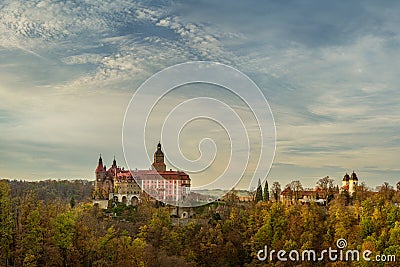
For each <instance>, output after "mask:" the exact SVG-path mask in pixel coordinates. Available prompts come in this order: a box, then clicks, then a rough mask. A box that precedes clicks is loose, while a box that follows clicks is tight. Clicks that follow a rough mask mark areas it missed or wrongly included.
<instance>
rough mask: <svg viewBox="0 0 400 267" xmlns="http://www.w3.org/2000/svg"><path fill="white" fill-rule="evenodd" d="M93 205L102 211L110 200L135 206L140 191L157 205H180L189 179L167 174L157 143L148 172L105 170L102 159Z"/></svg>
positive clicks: (139, 196)
mask: <svg viewBox="0 0 400 267" xmlns="http://www.w3.org/2000/svg"><path fill="white" fill-rule="evenodd" d="M95 174H96V181H95V192H94V202H95V203H99V204H100V205H101V206H102V207H104V205H105V204H104V201H108V200H113V201H114V202H122V203H125V204H127V205H137V204H138V203H139V202H140V200H141V197H142V195H143V193H144V192H143V190H144V191H146V192H148V193H150V194H151V195H152V196H153V197H156V198H157V199H158V200H160V201H169V202H180V201H183V200H185V198H186V197H187V196H188V195H189V194H190V182H191V180H190V178H189V175H188V174H186V173H185V172H182V171H173V170H172V169H170V170H169V171H167V170H166V165H165V163H164V153H163V152H162V150H161V144H160V143H158V145H157V150H156V152H155V153H154V162H153V164H152V169H151V170H125V169H124V168H121V167H119V166H117V162H116V160H115V158H114V161H113V164H112V165H111V167H110V168H109V169H108V170H107V168H106V166H105V165H103V159H102V158H101V155H100V158H99V162H98V165H97V168H96V171H95Z"/></svg>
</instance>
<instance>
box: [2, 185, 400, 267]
mask: <svg viewBox="0 0 400 267" xmlns="http://www.w3.org/2000/svg"><path fill="white" fill-rule="evenodd" d="M92 190H93V184H92V183H90V182H87V181H80V180H78V181H51V180H48V181H42V182H23V181H9V180H0V208H1V209H0V223H1V225H0V239H1V240H0V246H1V247H0V266H365V267H367V266H400V208H399V206H398V203H399V202H400V183H398V184H397V187H393V186H390V185H389V184H387V183H385V184H383V185H382V186H380V187H379V188H377V190H374V191H372V190H371V189H368V188H367V187H366V186H365V185H364V184H362V185H361V186H359V187H358V188H357V191H356V193H355V194H353V195H352V196H348V195H346V194H341V193H338V192H336V191H335V190H332V192H331V193H332V194H333V197H332V199H331V200H330V202H329V203H328V204H327V205H326V206H323V205H317V204H315V203H310V204H309V205H302V204H300V203H297V202H296V201H295V202H294V203H292V204H287V203H286V204H284V203H282V202H280V201H276V200H275V198H274V197H273V196H274V193H276V192H272V191H271V192H272V194H271V196H272V197H271V200H270V198H269V197H265V196H268V194H264V197H262V196H261V195H259V196H258V199H257V201H252V202H246V203H243V202H240V201H238V198H237V197H235V192H234V191H233V192H231V193H230V195H228V196H227V197H225V198H224V200H223V201H218V202H215V203H210V204H209V205H207V206H202V207H198V208H197V209H196V210H195V213H196V216H194V218H192V219H190V220H189V222H188V223H186V224H182V225H179V226H177V225H176V224H174V223H173V221H172V218H170V217H171V216H170V213H169V209H168V207H164V206H163V205H157V203H155V202H154V201H152V200H151V199H148V198H143V200H142V202H141V203H140V204H139V205H138V206H137V207H133V206H125V205H124V204H122V203H119V204H118V205H116V206H114V207H113V208H112V209H111V210H101V209H99V207H98V206H96V205H92V203H91V192H92ZM264 193H265V192H264ZM217 211H220V212H217ZM221 211H222V212H221ZM338 239H345V240H346V241H347V247H346V249H357V250H359V251H363V250H366V249H368V250H370V251H372V254H371V255H370V258H371V259H372V258H373V257H374V256H376V255H395V256H396V261H395V262H393V261H392V262H376V261H365V260H363V259H360V261H342V262H340V261H330V260H329V259H328V258H326V259H323V260H321V261H300V260H299V261H287V262H284V261H279V260H278V259H277V258H276V257H274V258H273V259H271V260H270V259H268V260H266V261H260V260H259V259H258V258H257V252H258V251H259V250H262V249H264V247H265V245H267V246H268V247H269V248H273V249H274V250H276V251H278V250H285V251H290V250H298V251H300V252H301V251H304V250H308V249H314V250H316V251H322V250H323V249H326V248H328V247H332V248H336V245H337V244H336V241H337V240H338Z"/></svg>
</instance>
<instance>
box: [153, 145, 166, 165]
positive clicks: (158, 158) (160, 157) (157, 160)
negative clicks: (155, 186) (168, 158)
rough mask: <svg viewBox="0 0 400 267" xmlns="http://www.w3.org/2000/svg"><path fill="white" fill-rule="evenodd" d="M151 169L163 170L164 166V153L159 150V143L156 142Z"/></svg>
mask: <svg viewBox="0 0 400 267" xmlns="http://www.w3.org/2000/svg"><path fill="white" fill-rule="evenodd" d="M153 169H154V170H156V171H157V172H165V171H166V166H165V163H164V153H163V152H162V150H161V144H160V142H158V145H157V150H156V152H154V162H153Z"/></svg>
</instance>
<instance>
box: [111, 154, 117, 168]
mask: <svg viewBox="0 0 400 267" xmlns="http://www.w3.org/2000/svg"><path fill="white" fill-rule="evenodd" d="M112 167H115V168H117V161H116V160H115V155H114V160H113V164H112Z"/></svg>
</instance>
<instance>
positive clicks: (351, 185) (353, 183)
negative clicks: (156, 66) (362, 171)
mask: <svg viewBox="0 0 400 267" xmlns="http://www.w3.org/2000/svg"><path fill="white" fill-rule="evenodd" d="M357 186H358V178H357V174H356V173H355V172H354V171H353V173H352V174H351V176H350V179H349V193H350V195H351V194H353V193H354V192H355V191H356V187H357Z"/></svg>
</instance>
